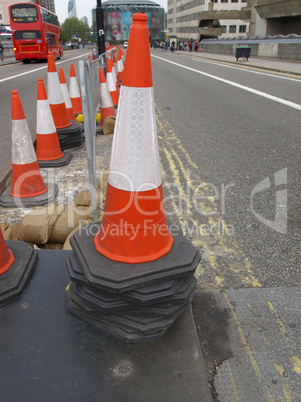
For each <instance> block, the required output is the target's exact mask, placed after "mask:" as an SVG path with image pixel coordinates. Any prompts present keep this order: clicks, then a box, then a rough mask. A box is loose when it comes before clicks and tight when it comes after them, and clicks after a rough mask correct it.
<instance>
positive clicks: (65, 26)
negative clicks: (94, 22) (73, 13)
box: [61, 17, 90, 42]
mask: <svg viewBox="0 0 301 402" xmlns="http://www.w3.org/2000/svg"><path fill="white" fill-rule="evenodd" d="M71 35H78V36H79V37H80V38H81V39H82V40H83V41H84V40H87V39H89V37H90V28H89V26H88V24H86V23H85V22H83V21H81V20H79V19H78V18H76V17H71V18H67V19H66V20H65V21H64V22H63V23H62V25H61V36H62V40H63V42H68V41H70V39H71Z"/></svg>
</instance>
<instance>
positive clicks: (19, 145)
mask: <svg viewBox="0 0 301 402" xmlns="http://www.w3.org/2000/svg"><path fill="white" fill-rule="evenodd" d="M11 95H12V99H11V100H12V185H11V190H10V192H9V194H10V195H11V196H13V197H20V198H25V197H34V196H36V195H40V194H43V193H45V192H46V191H47V187H46V186H45V184H44V181H43V179H42V176H41V172H40V169H39V165H38V162H37V158H36V154H35V152H34V147H33V145H32V140H31V135H30V132H29V128H28V125H27V121H26V118H25V114H24V111H23V107H22V104H21V100H20V98H19V94H18V91H12V92H11Z"/></svg>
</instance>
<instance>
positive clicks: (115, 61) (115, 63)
mask: <svg viewBox="0 0 301 402" xmlns="http://www.w3.org/2000/svg"><path fill="white" fill-rule="evenodd" d="M113 65H114V70H115V72H116V71H117V60H116V55H115V53H114V54H113Z"/></svg>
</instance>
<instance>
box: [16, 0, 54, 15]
mask: <svg viewBox="0 0 301 402" xmlns="http://www.w3.org/2000/svg"><path fill="white" fill-rule="evenodd" d="M20 3H21V1H20ZM33 3H36V4H39V5H40V6H42V7H44V8H47V10H49V11H52V12H53V13H55V5H54V0H37V1H33Z"/></svg>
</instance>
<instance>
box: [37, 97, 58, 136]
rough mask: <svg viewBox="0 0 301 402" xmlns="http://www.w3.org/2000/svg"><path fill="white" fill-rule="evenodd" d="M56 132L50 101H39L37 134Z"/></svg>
mask: <svg viewBox="0 0 301 402" xmlns="http://www.w3.org/2000/svg"><path fill="white" fill-rule="evenodd" d="M55 132H56V128H55V125H54V121H53V117H52V114H51V110H50V107H49V102H48V99H43V100H38V101H37V134H53V133H55Z"/></svg>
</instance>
